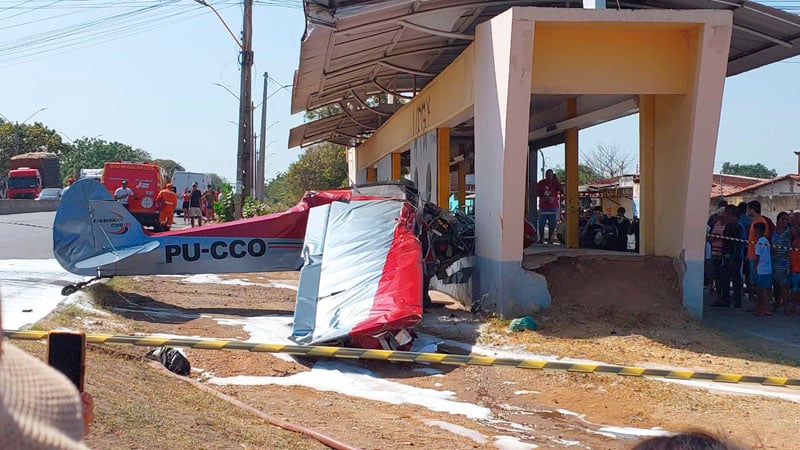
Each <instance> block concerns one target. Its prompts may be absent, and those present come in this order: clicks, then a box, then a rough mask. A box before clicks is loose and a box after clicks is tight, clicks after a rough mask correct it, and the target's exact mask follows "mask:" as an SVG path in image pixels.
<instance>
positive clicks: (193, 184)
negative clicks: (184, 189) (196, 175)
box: [192, 181, 197, 190]
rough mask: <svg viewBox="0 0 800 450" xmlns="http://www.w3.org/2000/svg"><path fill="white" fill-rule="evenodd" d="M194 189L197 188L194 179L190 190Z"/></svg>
mask: <svg viewBox="0 0 800 450" xmlns="http://www.w3.org/2000/svg"><path fill="white" fill-rule="evenodd" d="M195 189H197V181H195V182H194V183H192V190H195Z"/></svg>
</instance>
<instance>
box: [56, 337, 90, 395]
mask: <svg viewBox="0 0 800 450" xmlns="http://www.w3.org/2000/svg"><path fill="white" fill-rule="evenodd" d="M47 363H48V364H49V365H50V366H51V367H53V368H54V369H56V370H58V371H59V372H61V373H63V374H64V375H66V376H67V378H69V379H70V381H72V383H73V384H74V385H75V387H77V388H78V391H79V392H83V379H84V372H85V365H86V335H85V334H84V333H83V332H81V331H51V332H50V334H49V335H48V336H47Z"/></svg>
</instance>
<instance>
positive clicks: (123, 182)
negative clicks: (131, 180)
mask: <svg viewBox="0 0 800 450" xmlns="http://www.w3.org/2000/svg"><path fill="white" fill-rule="evenodd" d="M122 187H124V188H125V187H128V180H122Z"/></svg>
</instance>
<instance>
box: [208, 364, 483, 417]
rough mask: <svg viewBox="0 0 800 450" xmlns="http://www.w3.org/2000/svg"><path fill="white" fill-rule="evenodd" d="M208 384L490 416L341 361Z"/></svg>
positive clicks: (444, 394) (450, 396) (446, 394)
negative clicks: (295, 389) (287, 389)
mask: <svg viewBox="0 0 800 450" xmlns="http://www.w3.org/2000/svg"><path fill="white" fill-rule="evenodd" d="M209 381H210V382H211V383H214V384H219V385H231V384H235V385H256V386H260V385H279V386H304V387H308V388H311V389H316V390H318V391H326V392H338V393H340V394H343V395H347V396H350V397H359V398H365V399H368V400H375V401H381V402H386V403H391V404H394V405H398V404H403V403H406V404H411V405H418V406H422V407H425V408H428V409H430V410H431V411H437V412H445V413H449V414H460V415H464V416H466V417H469V418H471V419H487V418H489V416H490V409H489V408H484V407H482V406H478V405H475V404H472V403H463V402H458V401H455V393H454V392H452V391H437V390H434V389H423V388H418V387H414V386H408V385H405V384H402V383H397V382H394V381H389V380H384V379H381V378H378V377H376V376H375V374H374V373H373V372H372V371H370V370H367V369H364V368H361V367H357V366H354V365H352V364H349V363H345V362H341V361H320V362H318V363H316V364H314V367H313V368H312V369H311V370H310V371H308V372H301V373H297V374H294V375H290V376H288V377H254V376H236V377H228V378H212V379H211V380H209Z"/></svg>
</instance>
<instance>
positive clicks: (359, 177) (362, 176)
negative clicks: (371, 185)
mask: <svg viewBox="0 0 800 450" xmlns="http://www.w3.org/2000/svg"><path fill="white" fill-rule="evenodd" d="M366 182H367V169H366V168H364V169H360V170H359V171H358V172H356V184H364V183H366Z"/></svg>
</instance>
